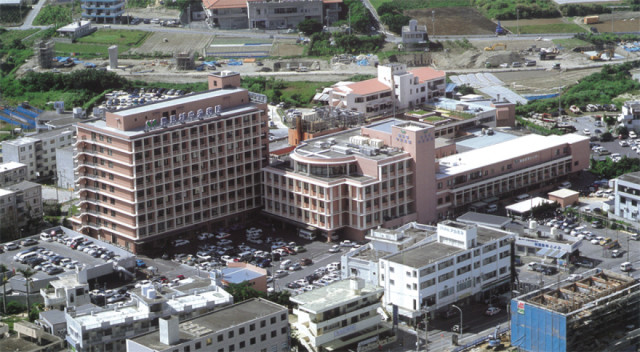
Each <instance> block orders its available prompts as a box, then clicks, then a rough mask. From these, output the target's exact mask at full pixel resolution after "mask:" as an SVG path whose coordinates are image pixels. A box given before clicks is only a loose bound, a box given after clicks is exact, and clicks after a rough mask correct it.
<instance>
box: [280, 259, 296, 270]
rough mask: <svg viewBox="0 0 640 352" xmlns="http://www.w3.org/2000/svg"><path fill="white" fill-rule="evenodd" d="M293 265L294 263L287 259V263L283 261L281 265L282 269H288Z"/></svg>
mask: <svg viewBox="0 0 640 352" xmlns="http://www.w3.org/2000/svg"><path fill="white" fill-rule="evenodd" d="M291 263H293V262H292V261H291V259H287V260H285V261H283V262H282V263H280V269H285V270H286V269H287V268H288V267H289V266H291Z"/></svg>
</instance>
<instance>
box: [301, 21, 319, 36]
mask: <svg viewBox="0 0 640 352" xmlns="http://www.w3.org/2000/svg"><path fill="white" fill-rule="evenodd" d="M298 30H300V31H301V32H302V33H304V34H306V35H312V34H313V33H318V32H320V31H322V23H320V22H318V21H316V20H314V19H306V20H304V21H302V22H300V23H298Z"/></svg>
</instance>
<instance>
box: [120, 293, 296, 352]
mask: <svg viewBox="0 0 640 352" xmlns="http://www.w3.org/2000/svg"><path fill="white" fill-rule="evenodd" d="M159 325H160V328H159V330H158V331H155V332H152V333H148V334H146V335H142V336H139V337H136V338H132V339H128V340H127V352H174V351H199V350H202V351H218V352H233V351H290V346H289V314H288V311H287V308H286V307H283V306H281V305H278V304H275V303H273V302H270V301H267V300H265V299H261V298H253V299H250V300H247V301H244V302H240V303H236V304H234V305H231V306H228V307H224V308H222V309H218V310H216V311H215V312H213V313H209V314H205V315H202V316H200V317H197V318H194V319H190V320H187V321H185V322H183V323H179V322H178V318H177V317H175V316H174V317H170V318H161V319H160V321H159Z"/></svg>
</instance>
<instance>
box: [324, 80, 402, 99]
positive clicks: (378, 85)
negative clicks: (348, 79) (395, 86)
mask: <svg viewBox="0 0 640 352" xmlns="http://www.w3.org/2000/svg"><path fill="white" fill-rule="evenodd" d="M336 89H338V90H341V91H343V92H345V93H347V92H349V91H351V92H352V93H354V94H358V95H367V94H373V93H378V92H386V91H390V90H391V88H389V87H388V86H387V85H386V84H384V83H382V82H380V81H378V79H377V78H372V79H368V80H366V81H362V82H356V83H352V84H348V85H345V86H339V87H336Z"/></svg>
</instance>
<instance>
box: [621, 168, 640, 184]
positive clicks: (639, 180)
mask: <svg viewBox="0 0 640 352" xmlns="http://www.w3.org/2000/svg"><path fill="white" fill-rule="evenodd" d="M618 179H619V180H621V181H627V182H631V183H636V184H640V171H638V172H630V173H628V174H624V175H622V176H620V177H618Z"/></svg>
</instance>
